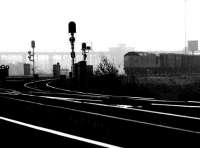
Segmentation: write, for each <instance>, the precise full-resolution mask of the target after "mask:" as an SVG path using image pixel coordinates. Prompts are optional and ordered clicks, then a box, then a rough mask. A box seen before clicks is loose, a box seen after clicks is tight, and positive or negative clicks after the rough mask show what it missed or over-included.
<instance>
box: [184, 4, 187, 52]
mask: <svg viewBox="0 0 200 148" xmlns="http://www.w3.org/2000/svg"><path fill="white" fill-rule="evenodd" d="M184 30H185V54H187V0H184Z"/></svg>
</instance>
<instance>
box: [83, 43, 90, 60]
mask: <svg viewBox="0 0 200 148" xmlns="http://www.w3.org/2000/svg"><path fill="white" fill-rule="evenodd" d="M81 50H82V55H83V61H86V58H87V53H88V52H89V50H91V47H90V46H86V43H82V49H81Z"/></svg>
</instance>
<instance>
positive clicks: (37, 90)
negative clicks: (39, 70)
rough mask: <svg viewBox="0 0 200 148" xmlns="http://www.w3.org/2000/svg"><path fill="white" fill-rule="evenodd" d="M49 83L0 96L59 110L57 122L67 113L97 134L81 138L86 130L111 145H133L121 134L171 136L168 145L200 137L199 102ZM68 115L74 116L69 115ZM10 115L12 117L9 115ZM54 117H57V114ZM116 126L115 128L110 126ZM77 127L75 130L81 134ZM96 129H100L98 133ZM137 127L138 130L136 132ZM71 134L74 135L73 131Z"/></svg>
mask: <svg viewBox="0 0 200 148" xmlns="http://www.w3.org/2000/svg"><path fill="white" fill-rule="evenodd" d="M52 81H53V80H42V81H36V82H30V83H26V84H25V85H24V87H25V88H26V89H24V91H23V92H22V91H17V90H12V89H3V88H2V89H1V90H0V94H1V96H2V97H4V98H6V99H8V100H12V101H13V102H15V101H18V102H20V101H21V102H23V103H25V104H26V103H28V104H37V106H38V105H39V106H40V107H41V106H42V108H53V109H52V110H62V111H61V112H62V113H61V114H60V117H59V121H60V122H62V119H64V118H66V115H63V114H65V113H63V112H66V114H67V115H68V116H69V117H70V119H69V118H67V119H66V121H69V120H70V121H71V122H73V123H74V122H75V121H76V122H78V120H79V121H80V122H79V123H76V122H75V123H76V124H77V125H78V127H79V128H80V127H82V126H83V125H84V126H85V128H86V129H88V130H89V128H90V126H91V127H92V129H93V130H94V131H97V133H96V135H95V134H94V133H93V132H91V133H90V132H89V133H90V134H88V135H87V134H86V135H84V132H86V131H85V130H83V131H84V132H81V134H83V135H84V136H86V137H88V138H93V137H94V139H95V140H97V141H98V140H99V141H101V140H102V141H104V142H105V143H109V142H111V144H113V145H115V144H116V145H119V146H125V147H126V146H130V145H131V144H134V143H135V142H134V143H132V142H133V141H132V138H130V137H129V136H127V135H126V136H124V138H126V139H122V135H124V134H126V133H129V134H131V135H132V137H134V138H136V139H143V138H146V139H148V137H150V136H152V135H154V136H155V137H156V138H160V136H162V137H163V139H165V138H167V137H168V136H169V135H170V136H171V137H170V138H169V139H168V140H169V142H170V141H171V142H170V143H172V141H173V142H174V138H175V137H177V136H178V137H179V138H191V137H194V138H193V140H194V139H196V138H199V137H200V126H199V125H200V118H199V117H200V114H199V113H200V105H199V102H195V101H189V102H186V101H168V100H156V99H153V98H141V97H129V96H121V97H119V96H111V95H101V94H93V93H84V92H78V91H70V90H64V89H60V88H56V87H55V86H52ZM12 101H11V102H12ZM40 107H39V108H40ZM55 112H57V111H55ZM68 112H70V113H71V114H74V116H71V115H69V114H68ZM9 115H10V116H11V117H13V116H15V115H12V113H10V114H9ZM80 116H81V117H80ZM76 117H78V118H76ZM21 118H22V119H23V120H25V121H26V120H27V118H28V117H26V115H24V117H21ZM53 118H56V115H55V117H53ZM30 120H31V119H30ZM74 120H75V121H74ZM28 122H30V121H28ZM31 122H32V121H31ZM88 122H89V123H88ZM36 123H37V124H40V123H38V122H36ZM115 123H116V125H118V127H117V126H113V125H112V124H115ZM33 124H35V123H33ZM90 124H91V125H90ZM98 124H99V125H98ZM94 125H96V126H94ZM48 126H49V125H48ZM71 126H72V125H71ZM60 127H61V128H60ZM50 128H53V129H55V130H58V131H59V130H64V131H65V130H66V131H70V130H69V128H67V127H64V128H63V125H62V124H61V125H60V124H52V125H50ZM71 128H72V127H71ZM79 128H78V129H76V131H77V130H80V131H81V129H79ZM82 128H83V127H82ZM98 128H103V129H101V130H99V129H98ZM139 128H140V130H138V129H139ZM128 130H129V131H128ZM116 131H119V132H116ZM70 132H72V133H73V131H70ZM102 132H103V133H102ZM98 134H99V135H100V136H98ZM104 134H105V135H106V134H107V136H105V139H104V138H102V139H101V138H100V137H101V136H103V135H104ZM117 134H118V135H117ZM111 135H112V136H113V137H112V136H111ZM166 135H167V136H166ZM138 141H140V140H138ZM178 141H179V140H177V141H176V142H178ZM181 141H182V140H181ZM181 141H179V142H181ZM153 144H155V143H153Z"/></svg>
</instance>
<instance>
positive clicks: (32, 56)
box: [28, 40, 35, 77]
mask: <svg viewBox="0 0 200 148" xmlns="http://www.w3.org/2000/svg"><path fill="white" fill-rule="evenodd" d="M31 47H32V49H33V51H32V52H31V51H28V54H29V56H28V58H29V61H32V62H33V68H32V70H33V77H34V76H35V50H34V49H35V41H34V40H33V41H31Z"/></svg>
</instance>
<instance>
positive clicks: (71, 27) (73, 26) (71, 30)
mask: <svg viewBox="0 0 200 148" xmlns="http://www.w3.org/2000/svg"><path fill="white" fill-rule="evenodd" d="M68 29H69V34H70V35H71V37H70V38H69V41H70V43H71V50H72V51H71V58H72V66H71V72H72V77H74V72H75V70H74V68H75V66H74V59H75V52H74V42H75V37H74V34H75V33H76V23H75V22H69V25H68Z"/></svg>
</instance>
